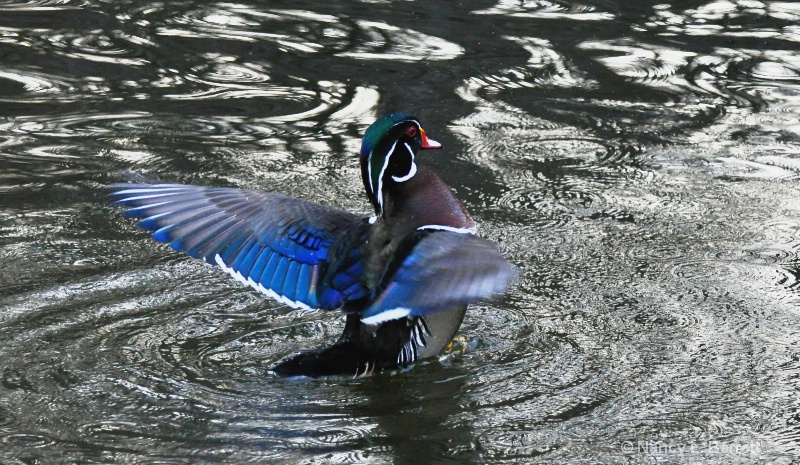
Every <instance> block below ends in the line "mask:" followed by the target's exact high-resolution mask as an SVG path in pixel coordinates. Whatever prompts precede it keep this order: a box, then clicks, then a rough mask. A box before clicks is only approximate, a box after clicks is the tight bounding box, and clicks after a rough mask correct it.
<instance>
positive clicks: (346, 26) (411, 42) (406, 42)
mask: <svg viewBox="0 0 800 465" xmlns="http://www.w3.org/2000/svg"><path fill="white" fill-rule="evenodd" d="M170 23H171V24H172V26H168V27H161V28H159V30H158V33H159V34H161V35H164V36H180V37H187V38H215V39H219V38H221V39H229V40H241V41H256V40H258V41H268V42H272V43H274V44H276V45H277V46H278V48H279V49H283V50H286V51H289V50H291V51H296V52H301V53H309V54H314V53H319V52H323V51H325V50H328V51H332V52H335V53H334V54H335V55H336V56H339V57H346V58H356V59H359V60H391V61H401V62H407V61H419V60H450V59H453V58H455V57H457V56H459V55H461V54H462V53H463V48H462V47H461V46H460V45H458V44H455V43H452V42H449V41H447V40H444V39H441V38H438V37H434V36H431V35H427V34H424V33H421V32H418V31H415V30H412V29H407V28H400V27H397V26H394V25H391V24H388V23H386V22H380V21H368V20H360V19H357V20H349V19H347V18H339V17H337V16H332V15H324V14H319V13H314V12H311V11H303V10H281V9H274V10H259V9H255V8H251V7H247V6H244V5H235V4H227V3H218V4H216V5H214V6H212V7H206V8H203V9H200V10H195V11H192V12H188V13H185V14H183V15H181V16H179V17H176V18H174V19H173V20H172V21H170ZM265 23H268V24H270V25H274V27H272V28H271V29H273V30H284V31H286V32H270V33H265V32H260V29H261V28H263V25H264V24H265ZM354 40H355V41H354Z"/></svg>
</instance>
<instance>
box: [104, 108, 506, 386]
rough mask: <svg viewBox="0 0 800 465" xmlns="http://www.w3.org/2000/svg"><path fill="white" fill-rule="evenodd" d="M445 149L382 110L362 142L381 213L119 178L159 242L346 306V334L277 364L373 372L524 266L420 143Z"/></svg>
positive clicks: (447, 329)
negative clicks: (423, 159)
mask: <svg viewBox="0 0 800 465" xmlns="http://www.w3.org/2000/svg"><path fill="white" fill-rule="evenodd" d="M441 148H442V145H441V144H440V143H438V142H436V141H435V140H433V139H431V138H430V137H428V135H427V133H426V132H425V130H424V129H423V128H422V126H421V125H420V123H419V120H418V119H417V118H416V117H414V116H412V115H409V114H405V113H392V114H388V115H386V116H383V117H381V118H379V119H377V120H376V121H375V122H374V123H372V124H371V125H370V126H369V127H368V128H367V130H366V131H365V133H364V136H363V139H362V144H361V150H360V154H359V162H360V167H361V178H362V182H363V184H364V190H365V193H366V196H367V198H368V200H369V203H370V205H371V207H372V210H373V212H372V214H367V213H363V214H359V213H354V212H349V211H345V210H342V209H337V208H334V207H330V206H326V205H322V204H319V203H314V202H311V201H309V200H304V199H299V198H294V197H289V196H286V195H282V194H280V193H273V192H266V191H258V190H243V189H237V188H232V187H213V186H195V185H182V184H169V183H150V184H142V183H135V184H131V183H117V184H112V185H110V186H108V187H109V189H110V191H109V195H110V196H111V198H112V199H113V200H114V204H115V205H116V206H118V207H122V208H124V209H125V210H124V215H125V216H126V217H129V218H133V219H137V220H138V222H137V223H136V224H137V225H138V226H139V227H140V228H142V229H144V230H147V231H151V232H152V237H153V239H155V240H156V241H158V242H161V243H164V244H168V245H169V247H171V248H172V249H174V250H176V251H179V252H183V253H185V254H186V255H188V256H190V257H193V258H196V259H200V260H203V261H204V262H206V263H208V264H209V265H213V266H215V267H218V268H220V269H222V270H223V271H224V272H226V273H228V274H229V275H231V276H232V277H233V278H235V279H236V280H237V281H239V282H241V283H242V284H244V285H247V286H250V287H251V288H253V289H255V290H257V291H259V292H261V293H263V294H266V295H267V296H269V297H272V298H273V299H275V300H277V301H279V302H281V303H283V304H285V305H288V306H289V307H294V308H303V309H321V310H330V311H333V310H337V311H341V312H342V313H343V314H344V320H345V321H344V330H343V332H342V335H341V336H340V337H339V338H338V340H336V341H335V342H333V343H332V344H331V345H330V346H328V347H324V348H321V349H310V350H303V351H301V352H299V353H296V354H293V355H291V356H289V357H288V358H287V359H285V360H283V361H280V362H279V363H277V364H276V365H275V366H272V367H271V368H270V369H269V373H271V374H274V375H278V376H281V377H308V378H318V377H324V376H335V375H350V376H354V377H359V376H364V375H369V374H372V373H377V372H382V371H386V370H403V369H407V368H408V367H409V366H410V365H412V364H414V363H416V362H418V361H421V360H425V359H430V358H433V357H437V356H439V355H440V354H441V353H442V352H443V351H444V350H445V349H446V348H447V347H448V345H450V344H451V342H452V341H453V338H454V337H455V336H456V333H457V331H458V330H459V328H460V327H461V324H462V322H463V320H464V316H465V314H466V310H467V307H468V306H469V304H471V303H475V302H477V301H480V300H483V299H488V298H492V297H494V296H496V295H498V294H500V293H502V292H503V291H505V290H506V289H507V288H508V287H509V285H510V284H511V283H512V282H513V281H514V280H515V279H516V278H517V271H516V268H515V267H514V266H513V265H511V264H510V263H509V262H508V261H507V260H506V259H505V258H504V257H503V255H502V254H501V253H500V251H499V250H498V247H497V246H496V244H494V243H493V242H491V241H489V240H487V239H484V238H482V237H480V236H479V235H478V234H477V226H476V224H475V222H474V221H473V220H472V218H471V217H470V215H469V213H468V212H467V210H466V208H465V207H464V206H463V205H462V203H461V202H459V200H458V199H457V198H456V196H455V194H454V193H453V190H452V189H451V188H450V187H449V186H448V185H447V184H445V182H444V181H442V179H441V178H439V176H437V175H436V174H435V173H434V172H433V170H432V169H430V168H429V167H427V166H425V165H424V164H421V163H419V160H418V153H419V152H420V151H423V150H425V151H427V150H434V149H441Z"/></svg>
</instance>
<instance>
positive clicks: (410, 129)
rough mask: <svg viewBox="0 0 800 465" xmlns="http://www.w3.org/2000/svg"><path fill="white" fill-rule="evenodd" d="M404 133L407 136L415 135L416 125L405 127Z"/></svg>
mask: <svg viewBox="0 0 800 465" xmlns="http://www.w3.org/2000/svg"><path fill="white" fill-rule="evenodd" d="M406 135H407V136H408V137H414V136H416V135H417V127H416V126H409V127H408V129H406Z"/></svg>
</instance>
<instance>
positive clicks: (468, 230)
mask: <svg viewBox="0 0 800 465" xmlns="http://www.w3.org/2000/svg"><path fill="white" fill-rule="evenodd" d="M427 229H432V230H434V231H450V232H454V233H459V234H476V233H477V232H478V231H477V229H475V228H456V227H454V226H445V225H441V224H428V225H425V226H420V227H419V228H417V230H427Z"/></svg>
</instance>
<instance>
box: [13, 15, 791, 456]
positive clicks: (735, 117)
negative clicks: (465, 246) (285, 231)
mask: <svg viewBox="0 0 800 465" xmlns="http://www.w3.org/2000/svg"><path fill="white" fill-rule="evenodd" d="M262 3H263V2H262ZM798 21H800V7H798V6H797V5H796V4H794V3H791V2H777V1H767V2H754V1H744V0H742V1H707V2H700V3H697V2H695V3H692V4H691V5H686V4H684V3H674V4H667V3H663V2H661V3H659V2H637V3H636V4H630V2H608V1H602V2H601V1H586V2H583V3H574V2H572V3H565V2H549V1H526V2H521V1H505V0H496V1H485V0H470V1H466V2H458V3H457V4H456V3H453V2H432V3H424V4H423V3H420V2H361V1H353V2H344V3H343V2H328V3H326V4H320V3H319V2H305V1H301V2H296V1H295V2H291V3H290V2H284V1H278V2H270V4H269V5H264V4H261V3H258V2H255V3H251V2H239V3H226V2H217V3H198V2H190V3H175V2H166V3H159V2H154V3H139V4H137V3H135V2H134V3H132V4H131V3H108V2H105V3H104V2H94V1H84V2H72V1H46V0H45V1H28V2H26V1H24V0H20V1H15V2H7V3H4V4H2V5H0V57H2V66H0V102H2V105H0V259H1V260H2V263H4V266H3V267H0V328H2V331H0V360H2V363H0V444H2V447H0V462H2V463H10V464H17V463H56V462H58V463H111V462H114V463H212V462H213V463H220V462H224V463H244V462H256V463H272V462H290V463H354V462H356V463H362V462H366V463H419V461H420V460H421V459H422V458H425V461H426V463H483V462H491V463H494V462H502V463H530V462H535V461H542V462H548V463H549V462H554V463H574V462H579V461H584V462H602V463H618V462H632V463H692V462H697V463H791V462H792V461H794V460H796V459H795V457H796V456H797V450H798V447H800V415H798V413H797V412H798V411H800V402H798V400H797V391H798V389H800V385H798V382H797V380H798V374H799V373H800V361H799V360H800V358H799V357H798V353H800V348H799V347H798V344H800V343H799V342H798V341H800V329H798V328H800V325H799V324H798V322H799V321H800V313H798V308H800V307H798V305H799V304H800V292H798V290H800V285H798V282H800V202H798V199H800V191H798V187H797V180H798V178H800V97H799V96H800V59H799V58H798V54H797V53H796V49H797V44H798V42H800V28H798V26H797V24H798ZM391 110H405V111H411V112H414V113H416V114H417V115H418V116H419V117H420V118H421V119H422V120H423V121H426V122H427V123H426V128H428V129H429V132H430V133H431V134H432V135H433V137H435V138H436V139H437V140H440V141H442V142H443V143H444V145H445V150H444V151H443V152H438V153H436V154H429V155H426V157H425V159H424V160H421V162H423V163H428V164H430V165H432V166H433V167H434V169H436V170H437V171H438V172H440V173H441V174H442V175H443V177H444V178H445V180H446V181H447V182H449V183H450V184H451V185H452V186H453V188H454V190H455V191H456V192H457V195H458V196H459V197H460V198H461V199H463V200H464V202H465V203H466V205H467V207H468V208H469V209H470V210H471V211H472V212H473V213H474V216H475V217H476V219H478V220H479V222H480V225H481V233H482V234H483V235H485V236H487V237H489V238H491V239H493V240H495V241H497V242H498V243H500V244H501V247H502V248H503V250H504V253H506V255H507V256H508V257H509V258H510V259H511V260H512V261H513V262H515V263H516V264H518V265H519V267H520V270H521V272H522V279H521V280H520V282H519V283H518V284H517V287H516V288H515V289H514V290H513V292H511V293H510V294H509V295H508V296H506V297H505V298H503V299H502V300H499V301H494V302H489V303H484V304H480V305H475V306H474V307H473V308H471V310H470V312H468V314H467V318H466V321H465V323H464V326H463V328H462V332H461V339H460V342H459V347H460V348H461V349H459V350H455V351H454V352H453V353H449V354H446V355H444V356H443V357H442V358H441V359H440V360H438V361H434V362H431V363H425V364H420V365H418V366H415V367H414V368H413V369H411V370H410V371H408V372H406V373H400V374H397V373H395V374H384V375H379V376H373V377H370V378H365V379H358V380H348V379H326V380H316V381H313V382H287V381H286V380H282V379H276V378H273V377H270V376H268V375H267V374H266V369H267V368H268V367H270V366H271V365H272V364H273V363H274V362H276V361H277V360H280V359H282V358H284V357H286V356H287V355H289V354H291V353H293V352H295V351H297V350H301V349H304V348H308V347H317V346H321V345H323V344H324V343H326V342H330V341H332V340H334V339H335V338H336V337H338V334H339V332H340V325H341V324H342V322H341V318H340V317H339V315H337V314H334V313H324V314H323V313H316V312H306V311H299V310H291V309H288V308H285V307H283V306H281V305H279V304H277V303H275V302H271V301H267V300H265V299H262V298H261V296H260V295H256V294H255V293H253V292H250V291H248V290H245V289H243V288H240V287H238V286H237V285H236V284H235V283H232V282H230V280H229V279H228V278H227V276H224V275H222V274H220V273H216V272H215V270H213V269H209V268H208V267H205V266H202V265H201V264H197V263H195V262H193V261H190V260H187V259H185V258H183V257H182V256H179V255H177V254H174V253H171V252H169V251H168V250H166V249H164V248H162V247H158V246H156V245H154V244H152V243H151V241H150V240H149V239H148V238H147V237H145V235H143V234H141V233H140V232H138V231H136V230H135V229H134V228H133V227H132V226H131V225H130V224H127V223H126V222H124V221H122V220H121V219H120V217H119V215H118V212H115V211H113V210H112V209H111V207H110V206H109V205H108V204H107V202H106V200H105V199H104V198H103V193H102V190H101V189H100V187H101V186H102V185H104V184H107V183H110V182H117V181H119V180H120V179H121V178H122V175H121V174H120V173H122V172H134V173H139V174H140V175H141V176H144V177H145V178H148V179H152V178H163V179H166V180H169V181H177V182H189V183H199V184H215V185H233V186H239V187H245V188H263V189H268V190H272V191H277V192H281V193H285V194H289V195H295V196H300V197H304V198H308V199H311V200H314V201H317V202H322V203H326V204H329V205H334V206H337V207H341V208H348V209H351V210H356V211H365V209H366V208H365V207H366V204H365V203H364V201H363V200H362V199H361V196H362V192H361V186H360V182H359V181H358V179H359V171H358V167H357V161H356V158H355V154H356V153H357V151H358V148H359V146H360V135H361V133H362V132H363V130H364V128H365V127H366V126H367V125H368V124H369V123H371V122H372V121H373V120H374V119H375V117H376V116H377V115H379V114H382V113H385V112H387V111H391Z"/></svg>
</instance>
